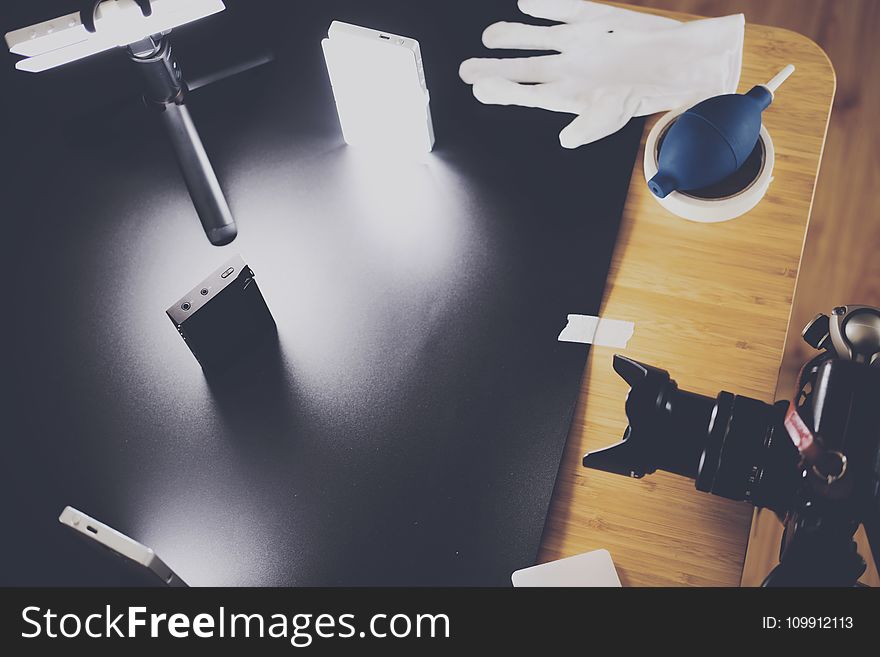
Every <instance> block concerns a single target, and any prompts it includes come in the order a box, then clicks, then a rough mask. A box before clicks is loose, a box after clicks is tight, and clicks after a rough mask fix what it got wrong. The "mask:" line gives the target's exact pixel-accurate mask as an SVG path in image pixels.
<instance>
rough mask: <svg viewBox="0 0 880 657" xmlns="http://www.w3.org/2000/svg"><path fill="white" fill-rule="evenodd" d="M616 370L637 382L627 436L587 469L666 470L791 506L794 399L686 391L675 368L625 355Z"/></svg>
mask: <svg viewBox="0 0 880 657" xmlns="http://www.w3.org/2000/svg"><path fill="white" fill-rule="evenodd" d="M614 369H615V371H616V372H617V373H618V374H620V375H621V376H622V377H623V378H624V379H625V380H626V381H627V383H629V384H630V386H631V388H630V392H629V396H628V397H627V402H626V414H627V417H628V418H629V422H630V424H629V427H628V428H627V430H626V435H625V436H624V439H623V441H621V442H620V443H618V444H616V445H613V446H611V447H608V448H605V449H603V450H599V451H598V452H592V453H589V454H587V455H586V456H585V457H584V465H585V466H586V467H590V468H596V469H600V470H606V471H609V472H619V473H628V474H630V475H632V476H636V477H641V476H643V475H644V474H650V473H652V472H654V471H656V470H665V471H667V472H673V473H675V474H679V475H682V476H685V477H689V478H691V479H694V480H695V482H696V487H697V489H699V490H701V491H706V492H711V493H713V494H715V495H720V496H722V497H726V498H729V499H733V500H748V501H750V502H752V503H753V504H755V505H756V506H762V507H769V508H771V509H774V510H782V509H785V508H787V506H788V502H789V500H790V497H791V495H792V494H793V492H794V491H795V490H796V488H797V485H798V479H797V467H796V464H797V451H796V450H795V448H794V445H793V444H792V442H791V440H790V439H789V438H788V436H787V434H786V432H785V428H784V426H783V417H784V415H785V410H786V408H787V406H788V404H787V402H779V403H777V404H775V405H772V406H771V405H770V404H765V403H764V402H761V401H759V400H757V399H751V398H749V397H741V396H737V395H733V394H731V393H729V392H722V393H720V394H719V395H718V396H717V397H716V398H715V399H713V398H711V397H706V396H704V395H698V394H696V393H693V392H689V391H686V390H680V389H679V388H678V385H677V384H676V382H675V381H673V380H672V379H670V378H669V373H668V372H666V371H664V370H660V369H657V368H655V367H651V366H650V365H644V364H642V363H638V362H636V361H633V360H630V359H628V358H624V357H622V356H615V357H614Z"/></svg>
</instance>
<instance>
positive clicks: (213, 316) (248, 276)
mask: <svg viewBox="0 0 880 657" xmlns="http://www.w3.org/2000/svg"><path fill="white" fill-rule="evenodd" d="M166 312H167V313H168V317H170V318H171V321H172V322H173V323H174V326H175V327H177V330H178V332H179V333H180V335H181V336H183V339H184V340H185V341H186V343H187V345H189V348H190V350H191V351H192V352H193V355H195V357H196V358H197V359H198V361H199V363H200V364H201V366H202V368H203V369H205V370H212V371H214V370H218V369H222V368H224V367H226V366H228V365H230V364H232V363H233V362H235V361H236V360H238V359H239V358H241V357H242V356H243V355H245V354H246V353H248V352H249V351H251V350H253V349H255V348H256V347H258V346H259V345H261V344H263V343H265V342H266V341H267V339H269V338H271V336H273V335H275V334H276V327H275V320H274V319H273V318H272V314H271V313H270V312H269V307H268V306H267V305H266V301H265V299H263V295H262V293H261V292H260V289H259V288H258V287H257V281H256V279H255V278H254V272H253V271H252V270H251V268H250V267H248V265H247V264H245V261H244V259H242V257H241V256H235V257H234V258H231V259H230V260H228V261H227V262H225V263H224V264H223V265H221V266H220V267H218V268H217V269H216V270H215V271H214V273H212V274H211V275H210V276H208V277H207V278H206V279H205V280H203V281H202V282H201V283H199V284H198V285H196V286H195V287H194V288H193V289H192V290H190V291H189V292H188V293H187V294H186V295H184V296H183V297H181V298H180V299H179V300H178V301H177V302H176V303H175V304H174V305H173V306H171V307H170V308H169V309H168V310H167V311H166Z"/></svg>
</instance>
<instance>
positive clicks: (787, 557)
mask: <svg viewBox="0 0 880 657" xmlns="http://www.w3.org/2000/svg"><path fill="white" fill-rule="evenodd" d="M803 336H804V339H805V340H806V341H807V342H808V343H809V344H810V345H811V346H813V347H814V348H816V349H818V350H821V351H822V353H821V354H819V355H818V356H816V357H815V358H813V359H812V360H811V361H809V362H808V363H807V364H806V365H804V367H803V369H802V370H801V374H800V376H799V381H798V389H797V391H796V394H795V396H794V397H793V399H792V400H791V401H779V402H777V403H775V404H772V405H771V404H766V403H764V402H762V401H759V400H756V399H751V398H749V397H743V396H739V395H734V394H732V393H729V392H721V393H720V394H719V395H718V396H717V397H716V398H714V399H713V398H711V397H706V396H704V395H697V394H694V393H692V392H688V391H685V390H680V389H679V388H678V385H677V384H676V382H675V381H674V380H672V379H671V378H670V376H669V373H668V372H666V371H664V370H661V369H658V368H656V367H652V366H650V365H645V364H642V363H639V362H637V361H634V360H632V359H629V358H626V357H624V356H620V355H616V356H615V357H614V370H615V371H616V372H617V373H618V374H619V375H620V376H621V377H622V378H623V379H624V380H626V382H627V383H629V385H630V392H629V395H628V396H627V401H626V413H627V417H628V419H629V426H628V427H627V429H626V433H625V434H624V437H623V440H621V441H620V442H618V443H616V444H614V445H611V446H610V447H606V448H604V449H601V450H598V451H595V452H590V453H588V454H586V455H585V456H584V460H583V464H584V466H585V467H588V468H593V469H598V470H605V471H607V472H614V473H618V474H627V475H630V476H633V477H642V476H644V475H646V474H651V473H653V472H655V471H656V470H665V471H667V472H673V473H676V474H679V475H681V476H684V477H688V478H691V479H694V481H695V483H696V487H697V489H698V490H701V491H705V492H709V493H713V494H715V495H719V496H722V497H726V498H728V499H733V500H743V501H748V502H750V503H752V504H754V505H755V506H757V507H761V508H769V509H772V510H773V511H775V512H776V513H777V515H779V517H780V518H781V519H782V520H783V521H784V522H785V524H786V534H785V538H784V539H783V545H782V550H781V557H780V565H779V566H777V568H776V569H775V570H774V571H773V572H772V573H771V574H770V576H768V578H767V580H766V581H765V584H766V585H796V584H804V585H852V584H854V583H855V582H856V580H857V579H858V577H859V576H861V574H862V573H863V572H864V569H865V563H864V561H863V560H862V559H861V557H860V556H859V555H858V553H857V552H856V551H855V543H854V542H853V540H852V537H853V534H854V533H855V532H856V530H857V529H858V527H859V526H860V525H862V524H864V526H865V529H866V532H867V534H868V538H869V541H870V542H871V546H872V551H873V553H874V558H875V561H878V562H880V559H878V556H880V533H878V532H880V309H877V308H872V307H870V306H855V305H851V306H840V307H838V308H835V309H834V311H833V312H832V315H831V316H830V317H829V316H826V315H819V316H817V317H816V318H815V319H814V320H813V321H812V322H811V323H810V324H809V325H808V326H807V327H806V329H804V333H803Z"/></svg>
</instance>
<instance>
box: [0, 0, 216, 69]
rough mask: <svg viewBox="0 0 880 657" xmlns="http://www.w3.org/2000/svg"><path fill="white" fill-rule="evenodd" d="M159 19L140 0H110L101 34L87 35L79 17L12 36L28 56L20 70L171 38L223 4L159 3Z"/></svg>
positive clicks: (101, 16)
mask: <svg viewBox="0 0 880 657" xmlns="http://www.w3.org/2000/svg"><path fill="white" fill-rule="evenodd" d="M152 6H153V13H152V15H150V16H144V15H143V13H142V12H141V8H140V7H139V6H138V5H137V3H136V2H134V0H105V2H103V3H101V5H100V7H99V8H98V13H97V16H96V18H95V28H96V32H94V33H91V32H88V31H87V30H86V28H85V27H84V26H83V24H82V21H81V20H80V15H79V14H78V13H73V14H68V15H66V16H61V17H59V18H54V19H52V20H50V21H45V22H43V23H38V24H36V25H32V26H30V27H25V28H22V29H19V30H13V31H12V32H7V33H6V44H7V45H8V46H9V50H10V52H12V53H15V54H17V55H24V56H25V57H26V58H27V59H22V60H20V61H19V62H18V63H16V65H15V67H16V68H17V69H19V70H21V71H28V72H30V73H39V72H40V71H45V70H48V69H50V68H55V67H56V66H61V65H62V64H67V63H69V62H73V61H76V60H78V59H83V58H84V57H89V56H90V55H95V54H97V53H99V52H103V51H105V50H110V49H111V48H115V47H117V46H125V45H128V44H130V43H134V42H136V41H139V40H141V39H143V38H145V37H147V36H149V35H151V34H159V33H160V32H166V31H168V30H170V29H172V28H175V27H178V26H180V25H184V24H186V23H191V22H192V21H195V20H198V19H200V18H205V17H206V16H210V15H212V14H216V13H218V12H221V11H223V10H224V9H225V8H226V6H225V5H224V4H223V2H222V0H153V3H152Z"/></svg>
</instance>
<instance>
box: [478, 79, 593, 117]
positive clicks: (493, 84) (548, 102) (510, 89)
mask: <svg viewBox="0 0 880 657" xmlns="http://www.w3.org/2000/svg"><path fill="white" fill-rule="evenodd" d="M474 96H475V97H476V99H477V100H479V101H480V102H481V103H485V104H486V105H521V106H522V107H539V108H541V109H546V110H550V111H551V112H567V113H570V114H576V113H577V104H576V103H575V102H574V101H572V100H571V99H568V98H566V97H565V96H564V95H563V94H561V93H559V91H558V90H557V89H556V88H555V87H554V85H553V84H517V83H516V82H511V81H510V80H505V79H504V78H484V79H482V80H477V81H476V82H475V83H474Z"/></svg>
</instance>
